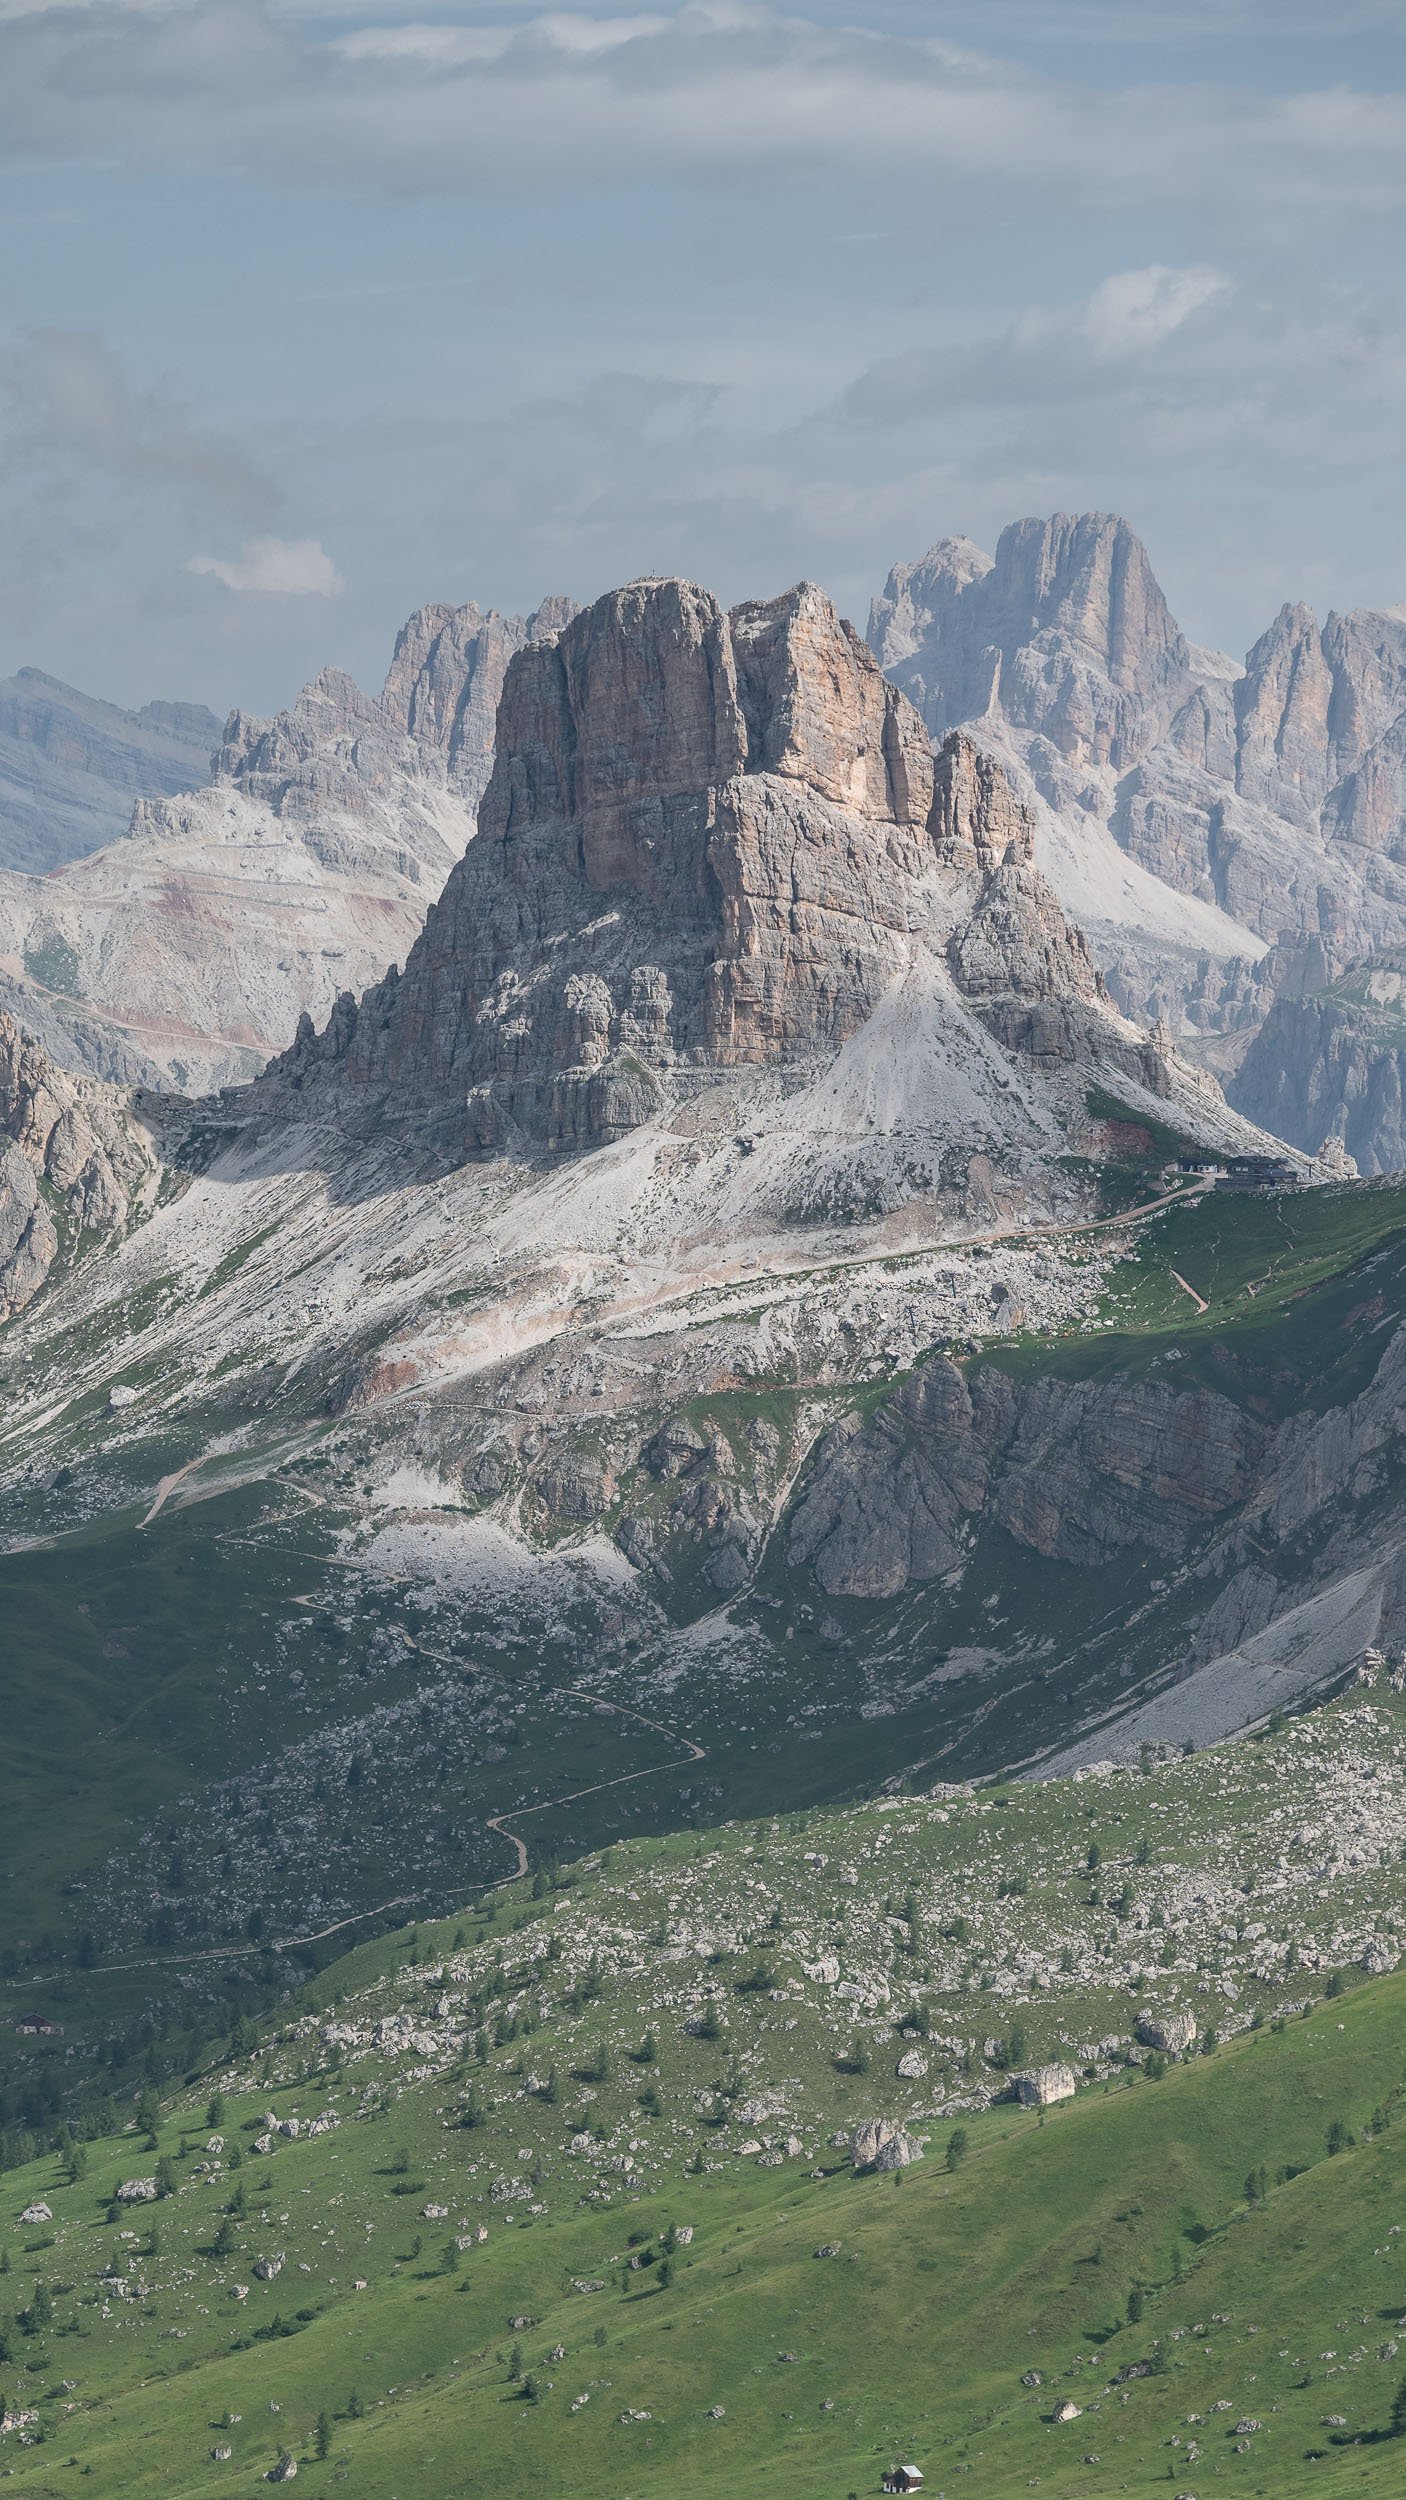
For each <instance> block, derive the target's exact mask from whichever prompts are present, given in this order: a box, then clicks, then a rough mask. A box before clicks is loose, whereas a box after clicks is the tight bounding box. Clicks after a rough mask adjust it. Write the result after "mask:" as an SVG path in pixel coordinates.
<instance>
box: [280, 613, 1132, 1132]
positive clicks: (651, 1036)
mask: <svg viewBox="0 0 1406 2500" xmlns="http://www.w3.org/2000/svg"><path fill="white" fill-rule="evenodd" d="M920 959H921V961H922V962H923V963H924V964H926V965H927V966H928V967H929V968H930V971H931V976H932V978H933V980H934V981H935V982H936V983H937V985H938V988H939V989H940V991H941V994H942V996H943V998H945V1000H946V1001H947V1006H946V1009H945V1010H944V1011H943V1012H945V1013H946V1014H947V1016H948V1018H949V1020H951V1021H953V1022H956V1023H960V1022H961V1021H962V1019H963V1017H964V1016H965V1017H966V1018H968V1019H970V1018H975V1019H976V1020H978V1021H979V1022H980V1024H982V1025H983V1026H984V1027H985V1029H986V1030H987V1032H988V1033H990V1034H991V1035H993V1036H994V1037H995V1038H996V1039H997V1040H998V1041H999V1042H1000V1043H1001V1044H1002V1045H1003V1046H1004V1047H1006V1048H1007V1049H1009V1050H1012V1051H1017V1052H1020V1053H1022V1054H1024V1056H1025V1057H1026V1059H1027V1060H1029V1061H1030V1062H1031V1063H1033V1064H1035V1065H1037V1066H1046V1067H1048V1066H1054V1065H1057V1064H1060V1063H1063V1062H1066V1061H1069V1060H1071V1059H1073V1058H1075V1057H1076V1056H1079V1055H1080V1054H1081V1053H1082V1054H1086V1055H1089V1056H1090V1057H1097V1056H1098V1055H1099V1054H1100V1053H1102V1054H1103V1055H1104V1056H1105V1057H1112V1058H1114V1059H1119V1060H1121V1062H1123V1063H1125V1064H1126V1065H1127V1066H1128V1068H1129V1069H1130V1070H1131V1071H1133V1072H1135V1073H1136V1075H1137V1077H1138V1079H1139V1081H1140V1082H1143V1083H1145V1084H1149V1085H1152V1086H1154V1087H1160V1086H1162V1085H1163V1084H1164V1083H1165V1077H1164V1073H1163V1072H1162V1071H1161V1070H1160V1065H1159V1063H1158V1061H1157V1058H1156V1054H1155V1053H1153V1052H1152V1051H1151V1050H1150V1049H1149V1048H1148V1047H1147V1046H1145V1045H1144V1044H1143V1043H1142V1041H1141V1040H1140V1037H1138V1036H1137V1035H1136V1034H1134V1033H1133V1032H1132V1031H1131V1029H1130V1028H1128V1027H1127V1026H1125V1025H1123V1024H1122V1022H1121V1020H1120V1019H1119V1018H1118V1017H1117V1016H1116V1015H1115V1014H1114V1013H1113V1012H1112V1010H1111V1008H1110V1006H1109V1004H1108V1001H1107V999H1106V996H1105V994H1104V992H1103V990H1102V985H1101V983H1100V981H1099V978H1098V975H1097V973H1096V972H1095V970H1094V968H1093V965H1092V963H1091V961H1090V958H1089V954H1088V950H1087V948H1086V946H1085V944H1084V942H1083V940H1082V938H1081V937H1080V936H1079V934H1078V933H1077V931H1075V930H1073V929H1072V928H1071V927H1070V926H1069V924H1068V923H1067V921H1066V920H1065V919H1064V917H1063V914H1062V913H1061V912H1060V910H1059V907H1058V905H1057V903H1056V902H1055V899H1054V896H1053V894H1052V892H1051V890H1050V888H1049V886H1048V885H1047V884H1046V883H1045V881H1044V879H1043V878H1042V876H1041V875H1040V873H1039V871H1038V869H1037V868H1036V865H1035V861H1034V851H1033V825H1032V821H1031V818H1030V815H1029V813H1028V811H1027V810H1026V809H1024V808H1022V807H1021V806H1020V805H1019V804H1018V802H1017V801H1016V799H1015V797H1014V795H1013V793H1012V791H1011V789H1010V787H1009V784H1008V782H1007V781H1006V778H1005V776H1004V775H1003V773H1002V772H1001V771H1000V770H999V768H998V767H996V766H994V765H992V764H991V763H990V761H989V760H988V759H985V758H983V757H982V756H981V755H980V754H979V753H978V752H977V750H976V748H975V747H974V745H973V744H972V742H971V740H970V739H968V738H965V737H961V736H954V737H953V738H951V739H950V740H948V742H947V743H946V744H945V746H944V748H943V750H942V752H941V754H940V755H939V756H937V757H936V758H934V756H933V754H932V751H931V747H930V743H929V740H928V737H927V734H926V731H925V729H924V726H923V723H922V721H921V720H920V719H919V717H918V715H917V713H916V712H915V710H914V709H913V707H912V705H911V704H910V703H909V702H908V701H907V699H906V698H905V697H904V696H903V695H902V694H901V693H900V692H899V691H898V689H897V688H895V687H894V686H893V685H892V684H891V683H890V682H889V680H888V679H886V678H885V677H884V675H883V674H882V672H881V671H880V669H879V667H878V665H877V663H876V662H875V660H874V659H873V657H872V655H871V654H870V653H869V652H868V650H867V649H866V648H865V646H864V644H863V643H862V642H861V641H860V639H859V637H858V636H857V635H856V634H855V632H854V631H853V629H852V627H850V626H849V625H847V624H845V623H844V622H843V620H842V619H841V618H839V617H838V616H837V615H836V613H835V611H834V609H833V608H832V606H831V605H830V603H829V601H828V600H827V599H826V598H825V597H824V596H823V594H822V593H821V592H820V591H818V590H816V589H815V588H814V587H813V586H811V585H808V584H805V585H802V586H801V587H800V588H799V589H796V590H793V591H790V592H787V593H786V594H785V596H784V597H782V598H780V599H776V600H771V601H768V602H749V603H747V604H745V605H743V606H741V607H738V608H735V609H733V610H732V611H731V613H730V614H728V613H725V612H724V611H723V610H722V609H721V608H720V607H719V605H718V603H717V602H716V600H714V599H712V598H711V597H710V596H709V595H708V594H707V593H706V592H705V591H702V590H699V589H697V588H696V587H694V586H693V585H692V584H690V583H687V582H681V581H672V580H667V581H645V582H636V583H632V584H630V585H629V586H628V587H627V588H625V589H623V590H620V591H616V592H612V593H610V594H609V595H608V596H607V597H606V598H604V599H601V600H598V601H597V602H596V603H595V605H594V606H593V607H591V608H589V609H587V610H585V611H584V612H583V613H582V614H581V615H580V616H578V617H577V618H575V619H574V621H573V622H572V623H571V624H569V625H568V626H567V627H566V628H565V630H564V631H563V632H562V633H561V634H560V635H559V636H558V637H557V638H556V639H555V640H554V641H553V642H550V643H544V644H539V645H536V646H533V647H530V648H528V649H526V650H524V651H523V652H522V653H520V654H519V655H518V656H517V657H516V658H515V659H514V660H513V661H512V662H511V664H510V666H509V668H508V671H507V675H506V679H505V682H504V691H503V700H502V705H501V708H500V713H499V720H498V735H497V757H496V762H495V765H494V770H493V775H492V778H491V780H490V782H489V785H488V788H487V791H486V792H485V795H484V799H483V803H482V807H481V809H480V816H479V835H478V839H477V841H476V842H475V843H474V845H473V846H472V848H471V849H470V851H469V852H468V854H467V855H466V857H465V858H464V860H463V861H462V862H461V864H460V866H459V867H458V868H457V869H456V871H455V873H454V875H453V876H452V878H451V879H450V881H449V883H448V885H447V886H446V889H445V892H444V895H443V897H442V899H441V901H440V902H439V904H438V905H437V906H436V907H435V909H434V910H433V911H432V912H431V914H430V916H429V919H428V922H427V925H426V928H425V932H424V935H423V937H422V939H421V940H420V942H419V943H418V944H417V945H416V947H415V948H414V949H413V950H412V953H411V955H410V957H409V960H408V961H407V964H406V967H405V971H404V974H403V976H400V975H397V974H395V973H392V974H390V975H388V977H387V979H386V980H385V981H383V982H382V983H380V984H379V986H378V987H377V988H375V989H374V990H371V991H369V992H368V993H367V994H366V996H365V997H364V998H363V999H362V1000H361V1001H360V1002H359V1003H358V1002H356V1001H355V1000H353V999H352V998H351V997H350V996H348V997H345V998H343V999H342V1000H340V1001H339V1002H338V1006H337V1008H336V1011H335V1012H334V1014H333V1016H332V1018H331V1019H330V1021H329V1024H328V1026H327V1027H326V1029H325V1030H324V1032H322V1033H321V1034H318V1033H316V1032H315V1031H314V1030H313V1028H312V1025H311V1022H310V1020H309V1021H305V1023H304V1026H303V1029H302V1031H301V1032H300V1035H299V1038H298V1041H297V1042H296V1044H295V1046H294V1048H293V1049H292V1050H291V1051H290V1052H289V1053H287V1054H286V1055H285V1057H284V1058H283V1059H282V1060H281V1061H280V1062H279V1063H278V1065H277V1068H276V1069H275V1070H274V1071H271V1075H270V1083H271V1085H276V1086H277V1087H281V1088H283V1089H284V1090H285V1091H288V1092H292V1093H295V1094H303V1095H304V1096H311V1097H315V1098H316V1099H318V1100H320V1101H321V1102H323V1103H324V1104H327V1105H329V1106H331V1105H332V1104H334V1103H335V1104H339V1105H340V1106H342V1107H343V1108H345V1107H347V1106H348V1105H351V1104H354V1103H355V1102H356V1100H357V1099H358V1097H360V1098H362V1099H371V1100H380V1099H382V1098H383V1097H384V1096H385V1095H386V1094H387V1092H388V1091H389V1090H391V1089H394V1090H395V1092H396V1094H397V1097H398V1099H400V1100H401V1101H402V1102H405V1103H411V1102H413V1105H414V1107H415V1115H416V1116H418V1117H422V1118H424V1119H426V1120H429V1121H432V1122H438V1123H439V1125H440V1128H441V1131H442V1133H443V1135H444V1138H445V1142H446V1144H447V1145H448V1146H449V1147H450V1149H451V1151H452V1150H453V1148H454V1144H455V1139H456V1133H457V1138H458V1142H459V1143H460V1144H461V1145H462V1148H463V1150H465V1151H468V1152H485V1151H492V1150H495V1149H497V1148H501V1147H503V1146H505V1145H511V1144H521V1145H523V1146H525V1147H529V1148H530V1147H534V1146H543V1145H545V1146H549V1147H554V1148H573V1147H584V1146H594V1145H599V1144H602V1143H605V1142H607V1141H609V1140H610V1139H611V1138H614V1137H619V1136H622V1135H624V1134H626V1133H627V1132H628V1131H630V1130H631V1129H633V1128H636V1127H638V1126H639V1125H640V1124H641V1122H643V1121H645V1120H647V1119H649V1118H650V1117H651V1116H652V1115H653V1114H654V1113H655V1112H656V1111H657V1110H659V1109H660V1108H661V1106H662V1105H663V1104H664V1102H665V1101H666V1099H667V1100H679V1099H683V1098H686V1097H687V1096H688V1095H689V1094H690V1093H691V1092H696V1091H697V1089H698V1087H699V1085H700V1084H703V1083H706V1081H707V1076H708V1072H709V1071H718V1070H739V1069H745V1068H749V1067H757V1068H761V1067H775V1066H777V1065H779V1064H782V1063H794V1064H797V1065H803V1064H810V1065H813V1064H814V1063H815V1062H816V1061H817V1060H818V1059H820V1058H823V1057H824V1056H825V1055H826V1054H830V1053H833V1052H834V1051H835V1050H836V1049H837V1048H838V1047H839V1046H840V1045H841V1044H843V1043H844V1042H845V1041H846V1040H847V1039H848V1038H850V1037H852V1036H853V1035H855V1034H856V1033H857V1032H858V1031H859V1030H860V1029H861V1028H862V1027H863V1026H864V1025H865V1023H866V1021H867V1020H868V1019H869V1018H870V1017H871V1016H872V1015H873V1014H874V1012H875V1010H876V1008H877V1007H878V1005H879V1003H880V1001H881V1000H882V999H884V998H885V997H886V996H887V995H889V994H890V993H892V992H893V991H894V989H895V987H896V986H897V985H898V984H900V983H901V982H902V981H903V980H904V979H905V978H907V977H908V976H909V975H911V973H912V972H913V969H914V966H915V964H916V963H918V962H919V960H920Z"/></svg>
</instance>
